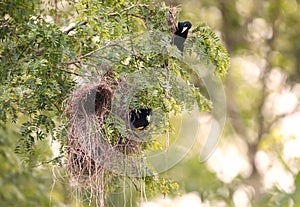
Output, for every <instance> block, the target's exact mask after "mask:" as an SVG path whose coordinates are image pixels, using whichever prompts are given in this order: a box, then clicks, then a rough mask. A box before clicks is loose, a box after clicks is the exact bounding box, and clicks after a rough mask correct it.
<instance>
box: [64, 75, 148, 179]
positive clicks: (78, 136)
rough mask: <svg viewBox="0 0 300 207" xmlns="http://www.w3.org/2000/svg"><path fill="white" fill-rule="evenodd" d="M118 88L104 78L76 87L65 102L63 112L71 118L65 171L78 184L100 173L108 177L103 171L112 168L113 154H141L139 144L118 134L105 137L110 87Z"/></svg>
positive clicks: (111, 81) (111, 91) (109, 112)
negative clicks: (64, 110)
mask: <svg viewBox="0 0 300 207" xmlns="http://www.w3.org/2000/svg"><path fill="white" fill-rule="evenodd" d="M117 85H118V83H117V82H116V81H113V80H112V78H110V77H104V78H101V79H99V81H98V82H96V83H91V84H85V85H84V86H82V87H80V88H78V89H77V90H76V91H75V92H74V93H73V94H72V96H71V97H70V98H69V99H68V101H67V107H66V112H67V114H68V116H69V119H70V124H69V130H68V134H67V144H66V146H67V147H66V148H67V150H66V151H67V154H68V164H67V169H68V171H69V175H70V176H71V178H72V180H75V181H76V182H77V184H78V183H82V184H84V183H85V182H86V180H91V179H93V178H95V177H99V176H103V173H108V174H110V173H111V172H106V171H107V168H108V167H107V166H111V163H110V162H112V160H113V158H112V157H113V156H115V154H116V152H117V153H121V154H124V155H130V154H139V153H141V145H142V144H143V143H142V142H141V141H137V140H135V139H127V138H126V137H123V136H121V135H120V134H116V137H114V139H113V140H112V138H111V134H110V135H109V136H108V135H107V134H108V132H107V129H106V128H105V127H107V125H106V123H105V121H106V119H108V118H109V117H110V115H111V103H112V98H113V95H114V89H113V88H115V87H116V86H117ZM118 156H119V155H118ZM119 157H120V156H119ZM116 159H117V158H116Z"/></svg>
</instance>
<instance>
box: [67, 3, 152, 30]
mask: <svg viewBox="0 0 300 207" xmlns="http://www.w3.org/2000/svg"><path fill="white" fill-rule="evenodd" d="M136 7H148V5H146V4H134V5H132V6H130V7H127V8H125V9H123V10H121V13H123V12H126V11H129V10H131V9H133V8H136ZM130 15H131V16H134V17H137V18H141V19H144V18H143V17H142V16H139V15H136V14H130ZM114 16H120V13H118V12H112V13H108V14H107V15H103V16H98V17H97V18H95V19H96V20H97V19H104V18H105V17H114ZM86 24H87V21H84V22H81V23H79V25H74V26H72V27H70V28H69V29H67V30H65V31H64V32H65V33H67V34H69V33H70V32H71V31H73V30H74V29H76V27H78V26H82V25H86Z"/></svg>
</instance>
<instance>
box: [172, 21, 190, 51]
mask: <svg viewBox="0 0 300 207" xmlns="http://www.w3.org/2000/svg"><path fill="white" fill-rule="evenodd" d="M191 28H192V23H191V22H189V21H185V22H178V26H177V28H176V31H175V32H174V35H173V38H172V44H174V45H176V46H177V48H178V50H180V52H181V53H183V49H184V42H185V40H186V38H187V36H188V32H189V29H191Z"/></svg>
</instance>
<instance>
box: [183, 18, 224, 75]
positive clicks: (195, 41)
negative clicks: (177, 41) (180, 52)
mask: <svg viewBox="0 0 300 207" xmlns="http://www.w3.org/2000/svg"><path fill="white" fill-rule="evenodd" d="M192 33H193V34H194V36H193V37H191V38H189V39H188V41H187V43H186V45H187V46H186V48H187V49H186V50H187V52H188V53H189V54H190V55H191V54H192V53H193V52H195V53H196V56H197V57H198V58H199V59H200V60H201V61H203V62H204V63H206V64H209V63H211V64H213V65H214V66H215V68H216V70H215V73H216V74H218V75H219V76H221V77H224V76H225V75H226V74H227V68H228V66H229V55H228V53H227V51H226V49H225V47H224V46H223V45H222V44H221V42H220V39H219V37H218V36H217V35H216V34H215V33H214V31H213V30H212V29H211V28H210V27H209V26H208V25H207V24H201V25H199V26H197V27H196V28H195V29H193V31H192Z"/></svg>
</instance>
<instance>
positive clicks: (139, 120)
mask: <svg viewBox="0 0 300 207" xmlns="http://www.w3.org/2000/svg"><path fill="white" fill-rule="evenodd" d="M151 115H152V109H149V108H142V109H133V110H131V111H130V123H131V125H132V126H133V127H134V129H136V130H143V129H145V128H146V127H147V126H148V125H149V123H150V118H151Z"/></svg>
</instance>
